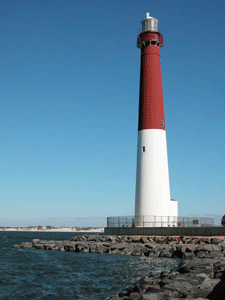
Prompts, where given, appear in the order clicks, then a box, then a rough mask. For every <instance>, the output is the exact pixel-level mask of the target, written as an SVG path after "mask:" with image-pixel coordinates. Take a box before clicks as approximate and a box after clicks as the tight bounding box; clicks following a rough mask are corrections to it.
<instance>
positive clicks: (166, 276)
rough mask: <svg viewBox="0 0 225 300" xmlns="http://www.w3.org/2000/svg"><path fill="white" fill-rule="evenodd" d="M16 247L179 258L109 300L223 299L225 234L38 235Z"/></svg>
mask: <svg viewBox="0 0 225 300" xmlns="http://www.w3.org/2000/svg"><path fill="white" fill-rule="evenodd" d="M14 247H15V248H26V249H43V250H44V249H45V250H58V251H63V252H82V253H99V254H103V253H108V254H119V255H132V256H147V257H164V258H165V257H166V258H179V259H180V260H181V261H180V263H179V266H178V267H177V268H176V269H174V270H170V271H162V272H161V273H160V275H159V277H157V278H153V277H152V276H151V274H147V275H146V276H145V277H143V278H141V279H140V280H138V281H137V282H136V283H135V284H134V285H132V286H130V287H128V288H126V289H125V290H124V291H121V292H120V293H119V294H118V295H116V296H114V297H111V298H108V299H111V300H167V299H170V300H176V299H181V298H188V299H199V300H203V299H213V300H214V299H215V300H220V299H221V300H224V299H225V237H181V236H166V237H159V236H145V237H141V236H107V235H78V236H75V237H74V238H73V239H72V240H71V241H43V240H39V239H35V240H32V242H24V243H21V244H19V245H14Z"/></svg>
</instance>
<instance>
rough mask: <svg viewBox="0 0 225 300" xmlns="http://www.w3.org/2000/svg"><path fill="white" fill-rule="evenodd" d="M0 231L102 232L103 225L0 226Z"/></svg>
mask: <svg viewBox="0 0 225 300" xmlns="http://www.w3.org/2000/svg"><path fill="white" fill-rule="evenodd" d="M0 231H13V232H74V233H77V232H94V233H101V232H104V228H103V227H94V228H76V227H75V228H74V227H73V228H71V227H59V228H58V227H55V228H50V229H47V228H45V227H44V226H43V227H42V228H40V229H38V228H37V227H1V228H0Z"/></svg>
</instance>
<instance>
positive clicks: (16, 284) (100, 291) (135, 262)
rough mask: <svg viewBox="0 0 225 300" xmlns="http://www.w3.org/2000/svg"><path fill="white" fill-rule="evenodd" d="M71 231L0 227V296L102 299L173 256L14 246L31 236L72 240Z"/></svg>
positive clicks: (168, 262) (169, 264) (164, 264)
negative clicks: (55, 231) (125, 254)
mask: <svg viewBox="0 0 225 300" xmlns="http://www.w3.org/2000/svg"><path fill="white" fill-rule="evenodd" d="M74 235H75V234H74V233H49V232H46V233H39V232H32V233H30V232H0V299H1V300H6V299H10V300H11V299H12V300H17V299H18V300H19V299H23V300H24V299H49V300H50V299H83V300H87V299H88V300H90V299H93V300H94V299H96V300H101V299H106V298H107V297H109V296H113V295H115V294H116V293H118V292H120V291H123V289H124V288H125V287H127V286H129V285H130V284H132V283H133V282H135V281H136V280H137V279H138V278H140V277H143V276H144V275H145V274H146V275H147V274H148V273H150V272H153V273H154V274H155V275H156V274H157V273H158V272H160V271H161V270H162V269H163V270H165V269H170V268H173V267H175V266H176V265H177V264H178V261H177V260H175V259H154V260H152V259H150V258H147V257H146V258H140V257H132V256H122V255H109V254H93V253H72V252H59V251H48V250H33V249H31V250H29V249H27V250H26V249H15V248H12V246H13V245H14V244H18V243H21V242H25V241H31V240H32V239H36V238H39V239H43V240H70V239H71V238H72V237H73V236H74Z"/></svg>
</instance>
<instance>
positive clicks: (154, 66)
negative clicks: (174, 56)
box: [138, 32, 165, 130]
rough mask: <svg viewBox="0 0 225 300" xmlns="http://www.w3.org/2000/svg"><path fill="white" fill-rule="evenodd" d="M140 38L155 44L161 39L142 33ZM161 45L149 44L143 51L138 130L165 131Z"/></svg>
mask: <svg viewBox="0 0 225 300" xmlns="http://www.w3.org/2000/svg"><path fill="white" fill-rule="evenodd" d="M139 37H140V38H141V41H142V42H145V43H146V42H148V41H150V42H152V41H153V42H154V41H158V40H159V38H160V39H161V47H162V42H163V41H162V35H161V34H160V33H154V32H153V33H152V32H142V33H141V34H140V35H139ZM159 48H160V45H159V43H158V42H157V45H154V44H148V43H147V46H143V47H142V49H141V74H140V94H139V122H138V130H142V129H163V130H165V118H164V106H163V92H162V78H161V65H160V53H159Z"/></svg>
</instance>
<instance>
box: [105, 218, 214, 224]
mask: <svg viewBox="0 0 225 300" xmlns="http://www.w3.org/2000/svg"><path fill="white" fill-rule="evenodd" d="M136 226H138V227H165V226H168V227H209V226H210V227H211V226H214V219H213V218H208V217H171V216H141V217H132V216H124V217H107V227H136Z"/></svg>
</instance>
